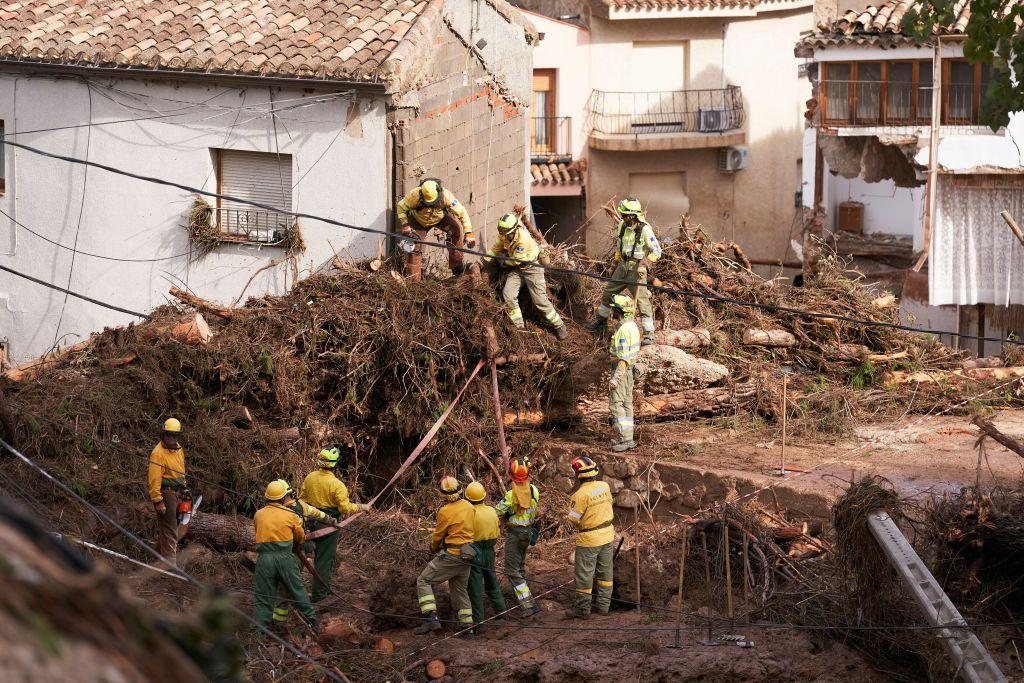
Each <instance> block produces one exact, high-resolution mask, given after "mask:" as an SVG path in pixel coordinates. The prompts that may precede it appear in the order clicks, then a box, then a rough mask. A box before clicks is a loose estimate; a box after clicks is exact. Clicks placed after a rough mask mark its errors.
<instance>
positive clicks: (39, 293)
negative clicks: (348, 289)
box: [0, 73, 389, 362]
mask: <svg viewBox="0 0 1024 683" xmlns="http://www.w3.org/2000/svg"><path fill="white" fill-rule="evenodd" d="M111 85H113V86H115V87H116V88H118V89H120V90H121V91H123V92H116V91H113V90H111V89H110V88H109V87H108V86H111ZM328 94H329V93H326V92H316V93H314V92H312V91H303V90H301V89H280V88H273V99H274V100H275V101H276V102H277V103H278V104H277V105H276V107H277V111H278V112H279V113H278V114H277V116H276V117H271V116H270V115H269V114H268V111H269V109H268V107H267V106H260V105H266V103H267V102H268V100H269V99H270V97H271V90H270V89H269V88H267V87H256V86H253V87H249V88H245V89H240V88H238V87H226V86H223V85H214V84H201V83H197V82H189V83H186V82H171V81H150V82H147V81H142V80H121V81H116V82H114V81H108V80H102V81H101V80H96V81H92V82H91V87H90V86H87V85H86V83H85V82H83V81H82V80H81V79H61V80H56V79H54V78H52V77H44V76H27V75H23V74H14V73H7V74H0V119H2V120H3V121H4V124H5V132H6V134H7V136H8V137H9V138H10V139H13V140H15V141H17V142H21V143H24V144H27V145H31V146H34V147H38V148H41V149H44V150H47V151H51V152H55V153H60V154H66V155H70V156H75V157H80V158H84V157H86V156H88V158H89V159H90V160H92V161H96V162H99V163H103V164H107V165H110V166H114V167H118V168H122V169H125V170H128V171H132V172H135V173H140V174H144V175H150V176H157V177H160V178H164V179H168V180H173V181H176V182H179V183H182V184H186V185H190V186H196V187H201V188H203V189H206V190H210V191H216V188H217V182H216V178H215V175H214V163H213V162H214V155H213V153H212V150H213V149H216V148H230V149H238V150H252V151H262V152H275V151H280V153H282V154H291V155H292V156H293V171H292V172H293V185H294V187H293V204H292V207H293V210H294V211H303V212H308V213H312V214H317V215H323V216H327V217H331V218H334V219H337V220H341V221H344V222H347V223H352V224H355V225H364V226H369V227H373V228H376V229H385V228H386V220H387V204H388V177H389V173H388V168H387V129H386V123H385V111H384V105H383V102H382V101H381V100H379V99H375V98H367V97H360V98H356V97H355V95H354V94H352V93H349V94H347V95H345V96H339V97H333V98H332V99H331V100H330V101H329V102H326V103H320V104H315V105H312V106H308V107H305V108H299V109H291V110H288V108H290V107H292V106H293V105H297V104H301V103H302V102H303V101H306V102H307V103H308V101H309V100H310V99H311V98H322V97H324V96H325V95H328ZM161 98H163V99H161ZM90 100H91V104H90ZM190 103H195V104H190ZM199 103H203V104H199ZM90 106H91V109H92V115H91V121H92V123H93V124H106V125H93V126H91V127H90V126H85V125H83V124H88V123H89V121H90ZM162 114H175V116H173V117H167V118H160V119H156V120H149V121H136V122H131V123H111V122H114V121H120V120H123V119H139V118H146V117H153V116H159V115H162ZM275 118H276V128H277V134H276V136H275V131H274V123H275V121H274V119H275ZM65 126H81V127H74V128H67V129H64V130H56V131H49V132H37V133H31V132H30V131H34V130H39V129H50V128H59V127H65ZM15 134H16V135H15ZM5 152H6V159H5V172H6V192H5V194H4V196H2V197H0V209H2V210H3V211H4V212H6V213H8V214H9V215H10V216H11V217H12V218H13V219H15V220H17V221H19V222H21V223H22V224H24V225H25V226H26V227H27V228H30V229H31V230H34V231H35V232H38V233H40V234H42V235H45V236H46V237H47V238H49V239H50V240H53V241H55V242H59V243H62V244H64V245H67V246H71V245H73V244H75V241H76V234H77V245H78V249H79V250H81V251H86V252H90V253H92V254H98V255H103V256H111V257H118V258H132V259H159V258H164V257H170V256H175V255H180V254H185V253H187V252H188V251H189V240H188V237H187V234H186V232H185V229H184V227H183V226H184V224H185V222H186V216H187V213H188V210H189V207H190V205H191V202H192V198H191V197H190V196H189V194H188V193H187V192H184V191H181V190H178V189H174V188H168V187H163V186H159V185H154V184H151V183H146V182H141V181H136V180H131V179H129V178H125V177H122V176H118V175H114V174H111V173H108V172H106V171H102V170H98V169H94V168H93V169H89V170H88V171H86V168H85V167H84V166H81V165H72V164H69V163H66V162H62V161H58V160H53V159H49V158H45V157H41V156H38V155H36V154H33V153H30V152H27V151H23V150H15V149H14V148H7V149H6V150H5ZM79 215H81V218H79ZM300 226H301V230H302V236H303V239H304V240H305V244H306V251H305V252H304V253H302V254H299V255H298V256H297V262H296V265H297V270H298V275H299V277H300V278H301V277H304V276H306V275H308V274H310V273H312V272H314V271H315V270H316V269H318V268H320V267H322V266H323V265H324V264H325V263H327V262H329V261H330V259H331V257H332V256H333V255H334V251H333V250H332V246H333V248H334V249H337V250H338V251H339V252H341V253H342V256H343V257H347V256H351V257H362V256H365V255H367V254H371V253H376V249H377V238H376V237H375V236H373V235H368V234H366V233H358V232H355V231H352V230H347V229H343V228H338V227H335V226H331V225H327V224H324V223H320V222H316V221H311V220H301V221H300ZM284 256H285V252H284V251H283V250H282V249H280V248H276V247H262V248H260V247H257V246H249V245H245V246H242V245H223V246H221V247H220V248H219V249H217V250H216V251H215V252H214V253H212V254H210V255H207V256H205V257H203V258H201V259H198V260H194V261H190V260H189V258H188V257H178V258H172V259H168V260H161V261H156V262H149V263H125V262H118V261H111V260H104V259H100V258H95V257H93V256H86V255H85V254H82V253H79V254H78V255H77V256H76V257H75V258H74V268H73V271H72V269H71V264H72V253H71V251H69V250H66V249H61V248H58V247H55V246H53V245H51V244H48V243H47V242H45V241H43V240H42V239H40V238H38V237H36V236H34V235H32V234H30V233H29V232H27V231H26V230H25V229H23V228H20V227H18V226H17V225H15V224H14V222H13V221H11V220H9V219H8V218H6V217H4V216H2V215H0V263H2V264H4V265H6V266H8V267H10V268H13V269H16V270H18V271H21V272H23V273H26V274H28V275H32V276H34V277H36V278H39V279H42V280H45V281H47V282H51V283H56V284H59V285H61V286H65V285H67V283H68V278H69V272H70V288H71V289H72V290H75V291H78V292H81V293H83V294H86V295H89V296H92V297H94V298H96V299H100V300H103V301H107V302H110V303H115V304H117V305H119V306H122V307H125V308H128V309H132V310H136V311H142V312H146V311H149V310H151V309H152V308H154V307H155V306H158V305H160V304H163V303H165V302H166V301H167V299H168V296H167V290H168V289H169V288H170V286H171V285H174V284H176V285H179V286H182V287H186V286H187V287H188V288H189V289H191V290H192V291H193V292H195V293H196V294H198V295H199V296H202V297H204V298H207V299H211V300H214V301H218V302H223V303H231V302H233V301H234V300H235V299H236V297H238V296H239V295H240V294H241V292H242V288H243V287H244V286H245V284H246V282H247V281H248V280H249V278H250V277H251V276H252V275H253V273H254V271H256V270H257V269H259V268H260V267H262V266H266V265H267V264H269V263H270V262H271V261H272V260H275V259H282V258H283V257H284ZM293 280H294V274H293V269H292V268H291V267H289V266H286V265H280V266H277V267H274V268H270V269H268V270H266V271H263V272H262V273H260V274H259V275H257V276H256V277H255V279H254V280H253V282H252V284H251V285H249V288H248V290H247V292H246V297H248V296H252V295H259V294H262V293H268V292H270V293H283V292H285V291H286V290H287V288H288V287H290V286H291V285H292V284H293ZM63 302H64V295H63V294H61V293H59V292H55V291H53V290H50V289H47V288H44V287H41V286H40V285H37V284H34V283H31V282H28V281H26V280H23V279H21V278H18V277H15V276H13V275H10V274H8V273H0V339H4V338H5V339H6V340H7V343H8V345H9V353H10V356H11V358H12V359H13V360H14V361H15V362H18V361H23V360H26V359H30V358H34V357H36V356H38V355H39V354H41V353H44V352H45V351H47V350H48V349H50V348H51V346H52V345H53V344H54V339H55V337H56V338H57V339H58V340H59V341H60V342H61V343H62V344H69V343H73V342H75V341H77V340H79V339H81V338H84V337H86V336H87V335H88V334H89V333H91V332H95V331H97V330H100V329H102V328H103V327H104V326H109V325H121V324H125V323H128V322H131V321H133V320H136V318H133V317H131V316H128V315H125V314H122V313H118V312H115V311H111V310H108V309H105V308H101V307H98V306H95V305H93V304H90V303H87V302H85V301H81V300H78V299H75V298H69V299H68V300H67V304H66V307H65V306H64V304H63ZM62 308H63V309H64V310H63V318H62V320H61V323H60V327H59V329H58V326H57V323H58V319H59V318H61V311H62Z"/></svg>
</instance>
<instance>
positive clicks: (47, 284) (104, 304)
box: [0, 265, 149, 320]
mask: <svg viewBox="0 0 1024 683" xmlns="http://www.w3.org/2000/svg"><path fill="white" fill-rule="evenodd" d="M0 270H3V271H6V272H8V273H10V274H11V275H17V276H18V277H20V278H24V279H26V280H29V281H30V282H34V283H36V284H37V285H42V286H43V287H49V288H50V289H55V290H57V291H58V292H64V293H65V294H68V295H70V296H73V297H75V298H76V299H81V300H82V301H88V302H89V303H91V304H96V305H97V306H102V307H103V308H109V309H110V310H112V311H118V312H120V313H127V314H128V315H134V316H135V317H137V318H143V319H145V320H149V315H148V314H146V313H139V312H138V311H132V310H129V309H127V308H121V307H120V306H115V305H114V304H108V303H107V302H105V301H100V300H99V299H93V298H92V297H90V296H86V295H85V294H79V293H78V292H74V291H72V290H70V289H67V288H65V287H61V286H59V285H55V284H53V283H50V282H47V281H45V280H40V279H39V278H35V277H32V276H31V275H26V274H25V273H21V272H18V271H17V270H14V269H13V268H8V267H7V266H5V265H0Z"/></svg>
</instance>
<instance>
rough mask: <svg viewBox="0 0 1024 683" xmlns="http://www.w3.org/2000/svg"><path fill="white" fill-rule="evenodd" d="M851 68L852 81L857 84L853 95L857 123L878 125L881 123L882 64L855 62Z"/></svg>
mask: <svg viewBox="0 0 1024 683" xmlns="http://www.w3.org/2000/svg"><path fill="white" fill-rule="evenodd" d="M853 68H854V76H853V80H854V81H855V82H856V84H857V87H856V90H855V93H854V104H855V108H856V112H857V123H880V122H881V121H882V63H881V62H857V63H855V64H854V65H853Z"/></svg>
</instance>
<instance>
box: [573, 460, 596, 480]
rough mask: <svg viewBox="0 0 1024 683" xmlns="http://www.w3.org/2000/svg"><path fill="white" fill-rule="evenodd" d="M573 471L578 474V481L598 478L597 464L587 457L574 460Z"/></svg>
mask: <svg viewBox="0 0 1024 683" xmlns="http://www.w3.org/2000/svg"><path fill="white" fill-rule="evenodd" d="M572 471H573V472H575V473H576V478H577V479H586V478H588V477H596V476H597V463H596V462H594V461H593V460H591V459H590V458H588V457H587V456H585V455H581V456H579V457H578V458H573V461H572Z"/></svg>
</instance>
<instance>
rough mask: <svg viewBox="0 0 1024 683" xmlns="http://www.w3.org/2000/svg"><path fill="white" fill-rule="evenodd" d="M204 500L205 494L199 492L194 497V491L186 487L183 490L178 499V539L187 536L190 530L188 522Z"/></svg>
mask: <svg viewBox="0 0 1024 683" xmlns="http://www.w3.org/2000/svg"><path fill="white" fill-rule="evenodd" d="M202 502H203V494H201V493H200V494H199V495H198V496H196V497H195V499H193V498H192V493H191V492H190V491H189V490H188V489H185V490H184V491H183V492H182V495H181V497H180V498H179V499H178V540H179V541H180V540H181V539H182V538H184V537H185V534H186V533H187V532H188V523H189V522H191V521H192V516H193V515H194V514H195V513H196V510H198V509H199V506H200V505H201V504H202Z"/></svg>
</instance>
